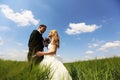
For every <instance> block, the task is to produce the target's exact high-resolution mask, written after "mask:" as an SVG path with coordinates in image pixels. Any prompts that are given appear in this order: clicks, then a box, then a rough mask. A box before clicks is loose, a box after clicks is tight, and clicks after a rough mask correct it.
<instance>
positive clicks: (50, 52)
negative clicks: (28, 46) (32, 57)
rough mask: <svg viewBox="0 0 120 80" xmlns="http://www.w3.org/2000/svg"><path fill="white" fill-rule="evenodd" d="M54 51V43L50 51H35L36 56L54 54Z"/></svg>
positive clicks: (55, 47) (55, 49)
mask: <svg viewBox="0 0 120 80" xmlns="http://www.w3.org/2000/svg"><path fill="white" fill-rule="evenodd" d="M56 51H57V46H56V45H54V46H53V48H52V50H51V51H48V52H41V51H38V52H36V56H43V55H52V54H56Z"/></svg>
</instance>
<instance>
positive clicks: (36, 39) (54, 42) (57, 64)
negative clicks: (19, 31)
mask: <svg viewBox="0 0 120 80" xmlns="http://www.w3.org/2000/svg"><path fill="white" fill-rule="evenodd" d="M46 29H47V26H46V25H43V24H41V25H39V28H38V30H33V31H32V33H31V35H30V38H29V42H28V47H29V52H28V55H27V58H28V63H29V64H30V65H31V64H35V65H36V64H37V65H39V66H41V65H44V66H43V67H50V74H52V78H51V80H72V77H71V76H70V74H69V72H68V70H67V69H66V67H65V66H64V64H63V63H62V62H61V61H60V60H59V59H58V58H57V56H56V54H57V49H58V48H59V46H60V37H59V34H58V32H57V30H51V31H50V33H49V35H48V37H49V38H46V39H45V40H44V38H43V37H42V34H43V33H44V32H45V31H46ZM44 46H46V47H47V48H48V50H47V51H46V52H44ZM53 71H54V73H53Z"/></svg>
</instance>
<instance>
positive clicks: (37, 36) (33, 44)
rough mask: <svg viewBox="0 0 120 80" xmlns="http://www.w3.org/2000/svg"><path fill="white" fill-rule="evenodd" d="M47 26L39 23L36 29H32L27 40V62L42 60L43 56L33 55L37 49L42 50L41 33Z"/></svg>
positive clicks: (42, 40) (35, 62)
mask: <svg viewBox="0 0 120 80" xmlns="http://www.w3.org/2000/svg"><path fill="white" fill-rule="evenodd" d="M46 28H47V26H46V25H43V24H41V25H39V28H38V30H33V31H32V33H31V35H30V38H29V42H28V47H29V52H28V55H27V58H28V62H29V63H30V64H33V63H34V64H37V63H39V62H41V61H42V59H43V58H44V56H40V57H38V56H35V54H36V52H38V51H43V48H44V39H43V37H42V34H43V33H44V32H45V31H46Z"/></svg>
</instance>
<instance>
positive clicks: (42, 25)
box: [39, 24, 47, 28]
mask: <svg viewBox="0 0 120 80" xmlns="http://www.w3.org/2000/svg"><path fill="white" fill-rule="evenodd" d="M41 27H45V28H47V26H46V25H44V24H41V25H39V28H41Z"/></svg>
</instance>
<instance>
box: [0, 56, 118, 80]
mask: <svg viewBox="0 0 120 80" xmlns="http://www.w3.org/2000/svg"><path fill="white" fill-rule="evenodd" d="M65 66H66V68H67V69H68V70H69V72H70V74H71V76H72V78H73V80H120V57H113V58H106V59H101V60H90V61H79V62H72V63H65ZM48 75H49V68H46V69H42V67H41V68H40V70H39V69H38V68H33V70H32V71H31V70H30V68H29V66H28V63H27V62H18V61H6V60H2V59H0V80H50V77H49V76H48Z"/></svg>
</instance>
